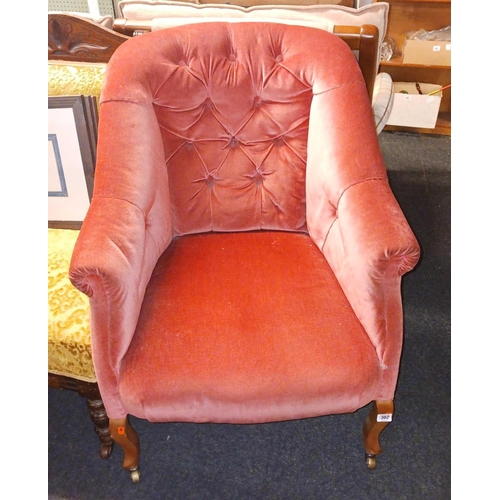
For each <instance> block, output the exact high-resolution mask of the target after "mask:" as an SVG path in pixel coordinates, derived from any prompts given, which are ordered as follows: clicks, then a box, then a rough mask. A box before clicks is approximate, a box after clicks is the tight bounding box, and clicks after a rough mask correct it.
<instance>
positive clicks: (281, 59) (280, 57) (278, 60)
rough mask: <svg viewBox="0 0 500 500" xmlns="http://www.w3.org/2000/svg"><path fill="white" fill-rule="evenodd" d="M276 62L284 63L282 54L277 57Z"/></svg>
mask: <svg viewBox="0 0 500 500" xmlns="http://www.w3.org/2000/svg"><path fill="white" fill-rule="evenodd" d="M276 62H277V63H280V62H283V56H282V55H281V54H280V55H279V56H276Z"/></svg>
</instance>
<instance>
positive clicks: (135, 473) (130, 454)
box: [109, 417, 140, 483]
mask: <svg viewBox="0 0 500 500" xmlns="http://www.w3.org/2000/svg"><path fill="white" fill-rule="evenodd" d="M109 430H110V432H111V437H112V438H113V441H114V442H115V443H116V444H117V445H118V446H120V447H121V449H122V450H123V468H124V469H126V470H128V471H130V477H131V478H132V481H133V482H134V483H136V482H138V481H139V477H140V472H139V436H138V435H137V432H136V431H135V429H134V428H133V427H132V425H131V424H130V422H129V419H128V417H125V418H116V419H110V420H109Z"/></svg>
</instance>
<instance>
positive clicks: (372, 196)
mask: <svg viewBox="0 0 500 500" xmlns="http://www.w3.org/2000/svg"><path fill="white" fill-rule="evenodd" d="M322 250H323V253H324V255H325V257H326V259H327V260H328V262H329V263H330V266H331V267H332V269H333V271H334V273H335V275H336V277H337V279H338V281H339V283H340V285H341V286H342V289H343V290H344V292H345V294H346V296H347V298H348V300H349V302H350V304H351V306H352V308H353V310H354V312H355V314H356V316H357V317H358V319H359V321H360V322H361V324H362V325H363V327H364V328H365V330H366V332H367V334H368V336H369V337H370V339H371V341H372V343H373V345H374V348H375V350H376V352H377V354H378V357H379V360H380V363H381V367H382V368H383V369H384V372H383V373H384V374H383V380H382V384H381V387H382V389H381V393H380V395H379V399H392V397H393V395H394V390H395V386H396V381H397V375H398V370H399V362H400V352H401V344H402V335H403V317H402V304H401V276H402V275H403V274H405V273H407V272H409V271H410V270H411V269H413V268H414V266H415V265H416V264H417V262H418V260H419V257H420V248H419V245H418V242H417V240H416V238H415V236H414V235H413V232H412V231H411V229H410V227H409V225H408V222H407V221H406V219H405V217H404V215H403V212H402V211H401V208H400V206H399V204H398V203H397V201H396V199H395V198H394V195H393V193H392V191H391V190H390V187H389V184H388V182H387V180H386V179H373V180H367V181H364V182H361V183H359V184H355V185H353V186H351V187H350V188H348V189H347V190H346V191H345V192H344V193H343V195H342V197H341V198H340V200H339V204H338V212H337V218H336V220H335V221H334V223H333V224H332V227H331V228H330V230H329V232H328V236H327V238H326V240H325V243H324V245H323V248H322Z"/></svg>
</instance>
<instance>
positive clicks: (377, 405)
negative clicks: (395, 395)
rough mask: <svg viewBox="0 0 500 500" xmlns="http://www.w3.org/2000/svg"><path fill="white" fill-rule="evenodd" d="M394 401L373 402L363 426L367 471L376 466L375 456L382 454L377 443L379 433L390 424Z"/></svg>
mask: <svg viewBox="0 0 500 500" xmlns="http://www.w3.org/2000/svg"><path fill="white" fill-rule="evenodd" d="M393 414H394V401H392V399H391V400H388V401H374V402H373V406H372V409H371V411H370V413H369V415H368V417H367V418H366V421H365V424H364V426H363V440H364V445H365V459H366V465H367V466H368V468H369V469H375V467H376V466H377V459H376V457H377V455H378V454H380V453H381V452H382V448H381V447H380V443H379V436H380V433H381V432H382V431H383V430H384V429H385V428H386V427H387V426H388V425H389V424H390V423H391V422H392V416H393Z"/></svg>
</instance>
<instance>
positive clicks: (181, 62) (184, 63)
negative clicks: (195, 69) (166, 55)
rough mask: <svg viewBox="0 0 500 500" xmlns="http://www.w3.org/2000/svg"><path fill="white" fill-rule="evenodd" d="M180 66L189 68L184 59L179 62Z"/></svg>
mask: <svg viewBox="0 0 500 500" xmlns="http://www.w3.org/2000/svg"><path fill="white" fill-rule="evenodd" d="M179 66H187V62H186V61H184V59H182V61H179Z"/></svg>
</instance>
